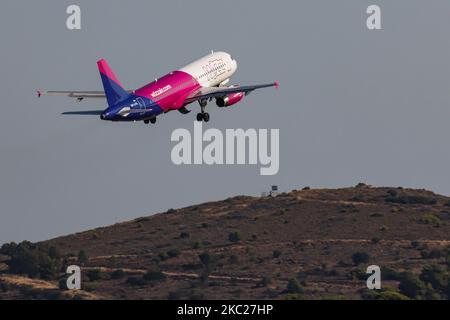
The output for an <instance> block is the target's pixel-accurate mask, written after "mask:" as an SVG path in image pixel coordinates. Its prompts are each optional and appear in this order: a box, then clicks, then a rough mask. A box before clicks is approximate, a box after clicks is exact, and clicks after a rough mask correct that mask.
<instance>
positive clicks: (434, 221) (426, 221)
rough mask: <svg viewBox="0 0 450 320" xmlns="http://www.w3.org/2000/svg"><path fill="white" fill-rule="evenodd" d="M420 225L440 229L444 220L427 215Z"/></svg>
mask: <svg viewBox="0 0 450 320" xmlns="http://www.w3.org/2000/svg"><path fill="white" fill-rule="evenodd" d="M419 222H420V223H423V224H428V225H432V226H433V227H440V226H441V225H442V220H441V218H439V217H438V216H436V215H434V214H426V215H424V216H423V217H422V218H420V220H419Z"/></svg>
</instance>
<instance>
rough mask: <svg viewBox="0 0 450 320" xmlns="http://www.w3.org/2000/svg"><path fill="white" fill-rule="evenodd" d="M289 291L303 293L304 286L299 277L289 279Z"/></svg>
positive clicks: (287, 288) (287, 290)
mask: <svg viewBox="0 0 450 320" xmlns="http://www.w3.org/2000/svg"><path fill="white" fill-rule="evenodd" d="M286 292H287V293H303V292H304V290H303V287H302V286H301V285H300V283H299V282H298V280H297V279H295V278H292V279H289V281H288V284H287V287H286Z"/></svg>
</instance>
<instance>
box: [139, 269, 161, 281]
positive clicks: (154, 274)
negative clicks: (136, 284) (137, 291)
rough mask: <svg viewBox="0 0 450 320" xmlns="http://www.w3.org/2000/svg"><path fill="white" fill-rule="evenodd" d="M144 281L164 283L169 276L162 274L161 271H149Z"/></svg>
mask: <svg viewBox="0 0 450 320" xmlns="http://www.w3.org/2000/svg"><path fill="white" fill-rule="evenodd" d="M143 279H144V280H145V281H149V282H151V281H164V280H166V279H167V276H166V275H165V274H164V273H162V272H161V271H150V270H149V271H147V273H146V274H145V275H144V277H143Z"/></svg>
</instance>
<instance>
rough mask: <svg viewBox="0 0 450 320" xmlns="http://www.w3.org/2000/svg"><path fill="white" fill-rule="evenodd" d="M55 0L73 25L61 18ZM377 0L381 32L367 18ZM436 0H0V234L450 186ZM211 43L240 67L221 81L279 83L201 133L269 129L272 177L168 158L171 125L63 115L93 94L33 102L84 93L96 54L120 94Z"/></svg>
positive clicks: (189, 123) (182, 121) (448, 22)
mask: <svg viewBox="0 0 450 320" xmlns="http://www.w3.org/2000/svg"><path fill="white" fill-rule="evenodd" d="M69 4H79V5H81V9H82V30H81V31H69V30H67V29H66V27H65V20H66V17H67V16H66V14H65V10H66V7H67V6H68V5H69ZM369 4H379V5H380V6H381V7H382V14H383V16H382V19H383V20H382V25H383V30H381V31H368V30H367V29H366V27H365V19H366V14H365V11H366V8H367V6H368V5H369ZM448 12H450V2H449V1H444V0H443V1H437V0H436V1H420V0H418V1H412V0H402V1H381V0H371V1H361V0H353V1H350V0H345V1H334V0H329V1H317V0H310V1H261V0H254V1H220V2H219V1H160V2H159V3H158V4H157V3H156V1H127V2H124V1H109V0H108V1H106V0H102V1H100V0H97V1H49V0H48V1H17V0H14V1H12V0H7V1H2V4H1V10H0V39H1V49H0V93H1V98H2V103H1V107H0V108H1V116H0V136H1V139H0V157H1V158H0V159H1V160H0V163H1V166H0V243H1V242H6V241H12V240H14V241H20V240H23V239H28V240H33V241H35V240H43V239H47V238H50V237H54V236H57V235H63V234H67V233H72V232H77V231H82V230H84V229H87V228H92V227H96V226H101V225H107V224H112V223H115V222H118V221H123V220H129V219H132V218H136V217H139V216H144V215H148V214H150V213H154V212H158V211H163V210H167V209H168V208H172V207H173V208H176V207H182V206H186V205H190V204H194V203H199V202H204V201H211V200H218V199H223V198H226V197H228V196H232V195H238V194H259V193H260V192H261V191H264V190H266V189H267V188H268V186H269V185H271V184H279V185H280V188H281V189H283V190H290V189H293V188H299V187H302V186H305V185H309V186H312V187H338V186H349V185H354V184H356V183H357V182H360V181H363V182H367V183H370V184H374V185H390V186H398V185H402V186H409V187H417V188H427V189H431V190H434V191H436V192H439V193H442V194H450V170H448V164H449V163H450V147H449V142H448V138H449V136H450V90H449V88H450V60H449V58H450V38H449V37H448V30H450V19H448ZM211 49H214V50H224V51H227V52H229V53H231V54H232V55H233V57H234V58H235V59H237V60H238V64H239V69H238V73H237V74H236V75H235V77H234V78H233V82H234V83H241V84H254V83H263V82H267V81H274V80H278V81H280V83H281V88H280V90H279V91H275V90H271V89H269V90H262V91H259V92H257V93H255V94H252V95H251V96H249V97H248V99H246V100H244V102H242V103H241V104H239V105H237V106H236V107H233V108H232V109H230V110H222V109H219V108H216V107H215V106H211V108H210V109H209V112H210V114H211V117H212V121H211V122H210V123H209V124H208V127H215V128H219V129H225V128H279V129H280V172H279V174H278V175H277V176H274V177H262V176H260V175H259V168H258V167H253V166H229V167H227V166H221V167H219V166H213V167H208V166H201V167H195V166H181V167H176V166H174V165H173V164H172V163H171V161H170V151H171V149H172V147H173V143H171V142H170V134H171V132H172V131H173V130H174V129H176V128H182V127H184V128H188V129H189V130H192V128H193V121H194V118H195V113H196V111H197V106H196V105H195V106H193V108H194V110H195V112H193V113H192V114H190V115H187V116H183V115H181V114H179V113H170V114H168V115H166V116H163V117H162V118H161V119H160V120H159V121H158V123H157V125H156V126H146V125H144V124H142V123H136V124H129V123H125V124H122V123H108V122H102V121H100V120H99V119H98V118H97V117H74V116H72V117H68V116H62V115H61V112H63V111H68V110H83V109H96V108H98V107H100V108H101V107H104V106H105V102H104V101H103V100H91V101H83V102H82V103H79V104H78V103H75V102H74V101H72V100H70V99H69V98H53V97H48V98H42V99H37V98H36V97H35V89H36V88H44V89H47V88H48V89H59V90H64V89H72V90H98V89H101V82H100V78H99V75H98V71H97V68H96V61H97V59H99V58H106V59H108V61H109V63H110V64H111V67H112V68H113V70H114V71H115V72H116V74H117V76H118V78H119V79H120V80H121V82H122V83H123V84H124V85H125V86H127V87H130V88H136V87H138V86H140V85H143V84H145V83H147V82H149V81H151V80H152V79H154V78H155V77H158V76H160V75H163V74H165V73H167V72H169V71H171V70H172V69H176V68H179V67H181V66H183V65H185V64H186V63H188V62H190V61H192V60H195V59H197V58H199V57H201V56H203V55H205V54H207V53H208V52H209V51H210V50H211Z"/></svg>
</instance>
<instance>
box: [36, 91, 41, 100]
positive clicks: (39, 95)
mask: <svg viewBox="0 0 450 320" xmlns="http://www.w3.org/2000/svg"><path fill="white" fill-rule="evenodd" d="M36 92H37V96H38V98H40V97H41V96H42V92H41V91H40V90H37V91H36Z"/></svg>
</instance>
